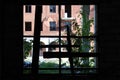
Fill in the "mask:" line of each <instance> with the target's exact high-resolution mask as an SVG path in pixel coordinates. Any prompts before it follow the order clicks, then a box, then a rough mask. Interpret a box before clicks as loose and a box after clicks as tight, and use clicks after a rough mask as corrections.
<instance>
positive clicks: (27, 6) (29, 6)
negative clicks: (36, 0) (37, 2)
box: [25, 5, 31, 13]
mask: <svg viewBox="0 0 120 80" xmlns="http://www.w3.org/2000/svg"><path fill="white" fill-rule="evenodd" d="M25 12H26V13H31V5H26V6H25Z"/></svg>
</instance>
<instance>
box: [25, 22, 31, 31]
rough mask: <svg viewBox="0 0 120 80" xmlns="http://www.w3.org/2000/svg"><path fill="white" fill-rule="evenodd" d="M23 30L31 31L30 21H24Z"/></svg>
mask: <svg viewBox="0 0 120 80" xmlns="http://www.w3.org/2000/svg"><path fill="white" fill-rule="evenodd" d="M25 31H31V22H25Z"/></svg>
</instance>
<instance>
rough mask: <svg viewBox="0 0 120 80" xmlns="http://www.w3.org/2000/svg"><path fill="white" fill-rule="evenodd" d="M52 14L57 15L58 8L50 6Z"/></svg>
mask: <svg viewBox="0 0 120 80" xmlns="http://www.w3.org/2000/svg"><path fill="white" fill-rule="evenodd" d="M50 12H52V13H55V12H56V6H55V5H50Z"/></svg>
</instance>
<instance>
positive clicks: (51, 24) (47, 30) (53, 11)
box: [23, 5, 95, 52]
mask: <svg viewBox="0 0 120 80" xmlns="http://www.w3.org/2000/svg"><path fill="white" fill-rule="evenodd" d="M81 7H82V5H61V12H60V13H61V14H60V15H61V16H60V18H61V19H59V10H58V5H42V19H41V21H42V26H40V27H42V31H40V33H41V36H59V27H61V35H62V34H63V33H64V31H65V25H66V24H70V25H71V23H72V20H76V21H77V23H78V25H81V19H80V17H78V16H79V12H80V9H81ZM35 10H36V6H35V5H24V6H23V35H24V36H34V25H35ZM94 16H95V6H94V5H90V15H89V19H92V18H95V17H94ZM81 17H82V16H81ZM59 20H61V26H59ZM71 30H74V29H73V28H71ZM90 32H92V33H94V32H95V28H94V24H91V27H90ZM56 39H57V38H47V37H46V38H40V41H41V42H42V43H43V44H44V45H49V44H50V43H51V42H53V41H54V40H56ZM44 51H48V48H46V49H44ZM40 52H41V51H40Z"/></svg>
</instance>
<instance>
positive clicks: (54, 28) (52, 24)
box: [50, 21, 56, 31]
mask: <svg viewBox="0 0 120 80" xmlns="http://www.w3.org/2000/svg"><path fill="white" fill-rule="evenodd" d="M55 30H56V22H55V21H53V22H50V31H55Z"/></svg>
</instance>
